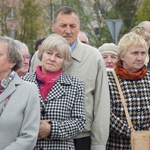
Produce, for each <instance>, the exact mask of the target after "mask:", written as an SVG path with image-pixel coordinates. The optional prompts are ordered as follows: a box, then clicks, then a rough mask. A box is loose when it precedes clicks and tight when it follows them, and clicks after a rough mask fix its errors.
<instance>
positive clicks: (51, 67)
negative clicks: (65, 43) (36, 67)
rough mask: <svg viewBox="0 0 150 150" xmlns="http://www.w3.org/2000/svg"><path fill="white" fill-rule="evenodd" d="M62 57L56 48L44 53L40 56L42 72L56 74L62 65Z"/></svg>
mask: <svg viewBox="0 0 150 150" xmlns="http://www.w3.org/2000/svg"><path fill="white" fill-rule="evenodd" d="M64 59H65V57H64V55H63V54H62V53H61V52H59V51H58V50H57V49H56V48H54V49H50V50H48V51H45V52H44V53H43V56H42V61H41V62H42V71H43V72H44V73H45V74H47V73H52V72H57V71H58V70H60V69H61V68H62V67H63V65H64Z"/></svg>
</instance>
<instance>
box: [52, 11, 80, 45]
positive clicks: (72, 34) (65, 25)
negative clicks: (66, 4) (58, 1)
mask: <svg viewBox="0 0 150 150" xmlns="http://www.w3.org/2000/svg"><path fill="white" fill-rule="evenodd" d="M79 30H80V23H79V18H78V16H77V15H76V14H75V13H71V14H62V13H59V14H58V16H57V20H56V22H55V23H53V25H52V31H53V32H54V33H56V34H59V35H61V36H63V37H64V38H65V39H66V40H67V41H68V42H69V44H70V46H71V45H72V44H73V43H74V42H75V40H76V39H77V35H78V33H79Z"/></svg>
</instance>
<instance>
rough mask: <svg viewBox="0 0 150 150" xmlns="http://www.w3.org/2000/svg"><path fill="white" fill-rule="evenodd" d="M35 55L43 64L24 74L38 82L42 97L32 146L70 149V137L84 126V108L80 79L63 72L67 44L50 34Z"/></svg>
mask: <svg viewBox="0 0 150 150" xmlns="http://www.w3.org/2000/svg"><path fill="white" fill-rule="evenodd" d="M38 57H39V59H40V60H41V63H42V65H41V66H37V68H36V71H35V72H34V73H32V74H27V75H26V76H25V77H24V78H23V79H24V80H27V81H30V82H33V83H35V84H36V85H37V87H38V88H39V95H40V99H41V123H40V128H39V136H38V141H37V144H36V147H35V150H56V149H57V150H68V149H72V150H73V149H74V144H73V140H72V138H73V137H75V136H77V135H78V134H79V133H80V132H82V130H83V129H84V127H85V111H84V85H83V82H81V81H79V80H78V79H76V78H75V77H72V76H70V75H68V74H66V73H64V72H63V70H65V69H66V68H67V67H68V65H69V63H70V58H71V50H70V46H69V44H68V42H67V41H66V40H65V39H64V38H63V37H61V36H60V35H57V34H52V35H49V36H48V37H47V38H46V39H45V40H44V41H43V43H42V45H41V47H40V50H39V53H38Z"/></svg>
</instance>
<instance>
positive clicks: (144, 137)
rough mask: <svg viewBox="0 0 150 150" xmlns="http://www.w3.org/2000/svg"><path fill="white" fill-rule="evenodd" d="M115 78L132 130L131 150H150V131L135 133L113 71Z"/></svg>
mask: <svg viewBox="0 0 150 150" xmlns="http://www.w3.org/2000/svg"><path fill="white" fill-rule="evenodd" d="M113 76H114V78H115V81H116V84H117V87H118V90H119V93H120V97H121V99H122V103H123V107H124V110H125V115H126V118H127V122H128V125H129V127H130V129H131V135H130V139H131V150H150V130H149V131H135V130H134V128H133V124H132V122H131V119H130V116H129V112H128V109H127V104H126V102H125V99H124V95H123V93H122V90H121V87H120V84H119V80H118V77H117V75H116V73H115V71H113Z"/></svg>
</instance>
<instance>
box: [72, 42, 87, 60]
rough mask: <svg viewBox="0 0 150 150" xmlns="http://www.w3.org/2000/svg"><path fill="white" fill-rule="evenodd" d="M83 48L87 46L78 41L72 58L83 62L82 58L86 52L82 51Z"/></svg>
mask: <svg viewBox="0 0 150 150" xmlns="http://www.w3.org/2000/svg"><path fill="white" fill-rule="evenodd" d="M83 48H85V44H83V43H81V41H80V40H79V39H77V43H76V46H75V48H74V50H73V52H72V54H71V55H72V58H73V59H76V60H77V61H79V62H81V60H82V57H83V56H84V51H82V49H83Z"/></svg>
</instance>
